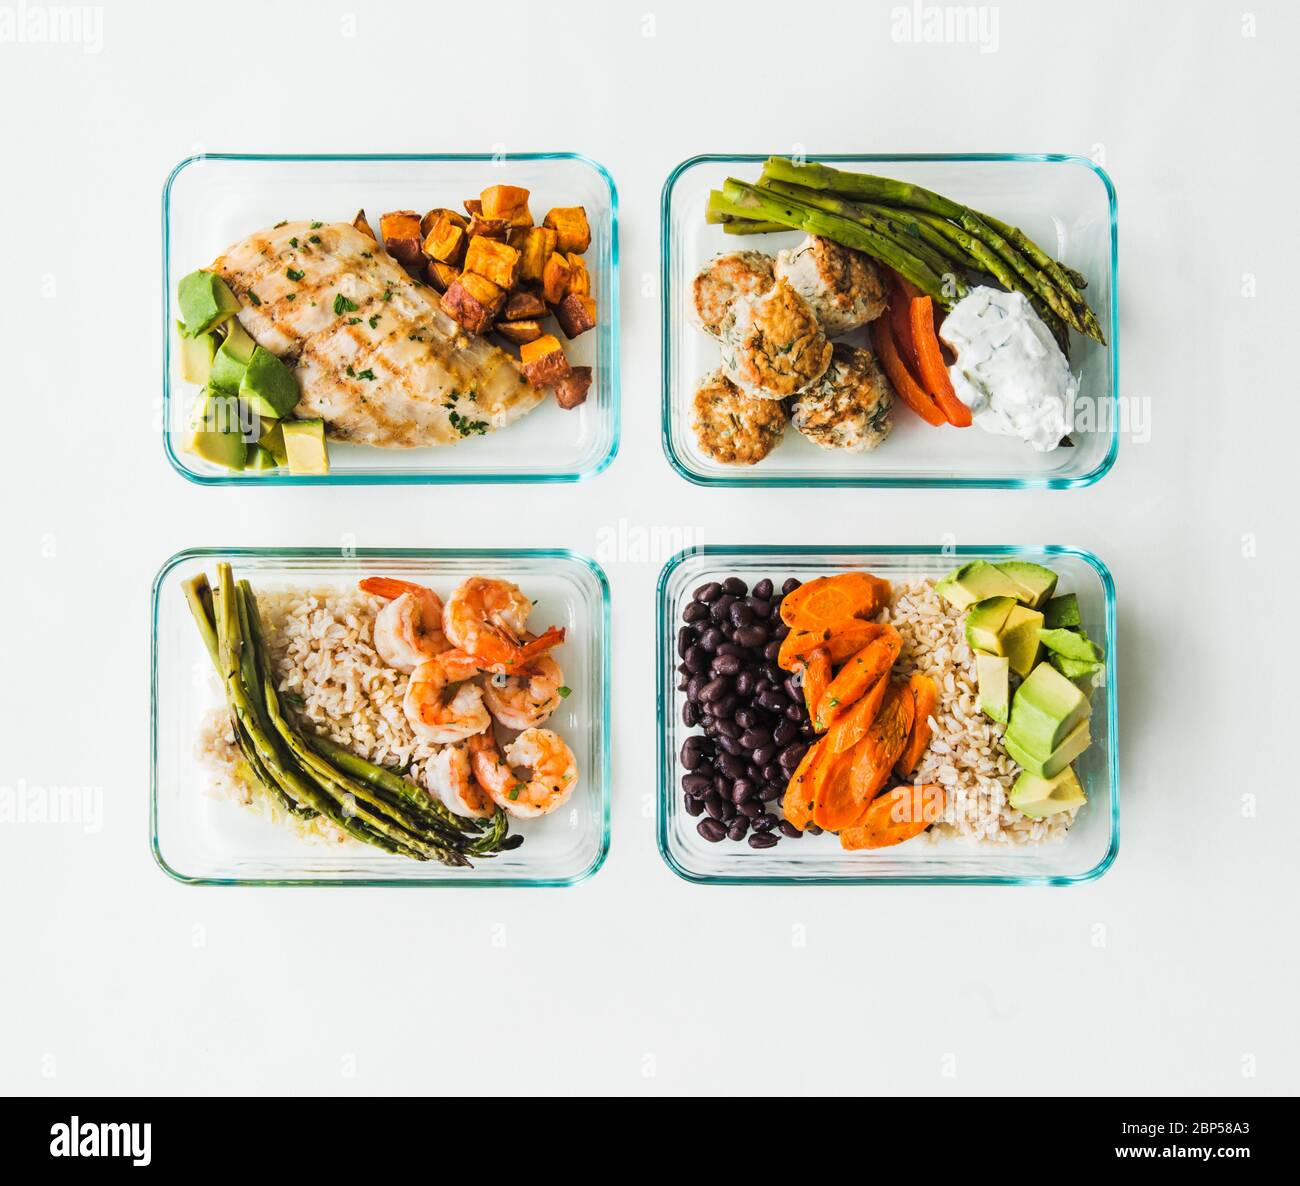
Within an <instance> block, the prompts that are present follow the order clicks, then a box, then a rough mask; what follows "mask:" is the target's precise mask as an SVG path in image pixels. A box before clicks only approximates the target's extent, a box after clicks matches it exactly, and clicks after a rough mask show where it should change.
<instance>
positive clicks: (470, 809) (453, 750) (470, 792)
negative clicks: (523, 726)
mask: <svg viewBox="0 0 1300 1186" xmlns="http://www.w3.org/2000/svg"><path fill="white" fill-rule="evenodd" d="M478 736H480V737H483V736H486V734H479V735H478ZM424 780H425V784H426V785H427V786H428V788H429V790H430V791H432V792H433V793H434V794H435V795H437V796H438V798H439V799H441V800H442V801H443V802H444V803H445V804H446V805H447V806H448V807H449V808H450V809H451V810H452V811H454V812H455V813H456V814H457V815H467V816H469V818H470V819H487V818H488V816H490V815H492V814H493V812H494V811H495V810H496V807H495V806H494V805H493V803H492V800H491V799H490V798H488V796H487V795H486V794H484V792H483V788H482V787H480V786H479V785H478V783H477V782H476V781H475V779H474V772H473V770H472V769H471V767H470V759H469V749H468V747H467V746H466V745H465V743H463V742H458V743H457V744H456V745H448V746H445V747H444V748H443V749H440V750H439V751H438V752H437V753H436V754H434V755H433V757H432V758H430V759H429V760H428V762H427V763H425V767H424Z"/></svg>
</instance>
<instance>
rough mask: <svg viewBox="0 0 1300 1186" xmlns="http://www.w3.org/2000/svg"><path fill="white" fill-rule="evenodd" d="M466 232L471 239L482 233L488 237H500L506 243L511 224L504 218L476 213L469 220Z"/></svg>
mask: <svg viewBox="0 0 1300 1186" xmlns="http://www.w3.org/2000/svg"><path fill="white" fill-rule="evenodd" d="M465 233H466V234H467V235H468V236H469V237H470V238H471V239H477V238H478V237H479V236H480V235H481V236H483V237H484V238H487V239H500V240H501V242H503V243H504V242H505V241H506V236H507V235H508V234H509V233H510V224H509V223H508V222H507V221H506V220H505V219H504V218H484V217H483V216H482V215H481V214H475V215H474V216H473V217H472V218H471V219H470V220H469V226H468V228H466V231H465Z"/></svg>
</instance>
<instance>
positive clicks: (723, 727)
mask: <svg viewBox="0 0 1300 1186" xmlns="http://www.w3.org/2000/svg"><path fill="white" fill-rule="evenodd" d="M744 731H745V730H744V729H742V728H741V727H740V726H739V725H738V724H737V723H736V722H735V721H719V722H718V736H719V739H721V738H723V737H730V738H731V739H732V740H733V741H736V740H739V738H740V735H741V734H742V733H744ZM729 752H732V753H734V752H735V751H734V750H732V751H729Z"/></svg>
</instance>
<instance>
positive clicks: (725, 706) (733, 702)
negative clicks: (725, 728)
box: [713, 695, 740, 721]
mask: <svg viewBox="0 0 1300 1186" xmlns="http://www.w3.org/2000/svg"><path fill="white" fill-rule="evenodd" d="M739 703H740V701H739V700H737V699H736V697H735V696H734V695H727V696H724V697H723V698H722V699H721V700H719V701H717V703H715V704H714V705H713V715H714V716H715V717H717V718H718V720H720V721H725V720H726V719H727V718H728V717H730V716H732V715H734V714H735V711H736V706H737V705H738V704H739Z"/></svg>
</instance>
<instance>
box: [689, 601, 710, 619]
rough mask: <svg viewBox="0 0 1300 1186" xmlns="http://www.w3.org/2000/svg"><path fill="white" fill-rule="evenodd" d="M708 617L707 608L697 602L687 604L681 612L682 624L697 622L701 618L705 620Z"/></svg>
mask: <svg viewBox="0 0 1300 1186" xmlns="http://www.w3.org/2000/svg"><path fill="white" fill-rule="evenodd" d="M708 616H709V607H708V606H707V605H705V604H703V602H699V601H689V602H687V603H686V608H685V609H684V610H682V621H684V622H698V621H699V620H700V619H701V618H707V617H708Z"/></svg>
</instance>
